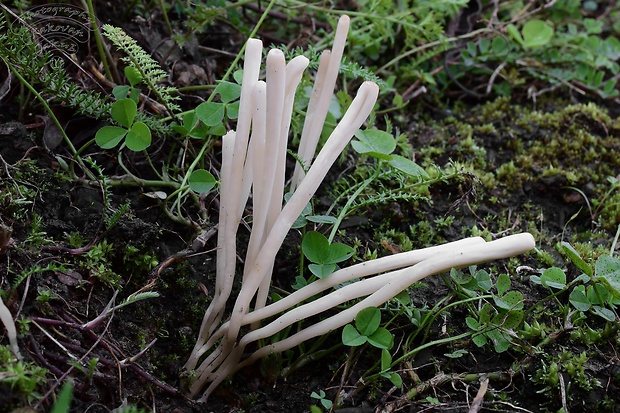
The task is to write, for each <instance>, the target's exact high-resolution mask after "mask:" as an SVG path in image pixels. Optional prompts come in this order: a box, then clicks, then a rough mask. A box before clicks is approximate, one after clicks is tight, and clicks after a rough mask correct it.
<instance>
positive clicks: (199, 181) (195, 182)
mask: <svg viewBox="0 0 620 413" xmlns="http://www.w3.org/2000/svg"><path fill="white" fill-rule="evenodd" d="M188 182H189V187H190V189H191V190H192V191H194V192H197V193H199V194H206V193H209V192H211V190H212V189H213V187H214V186H215V184H216V183H217V180H216V179H215V177H214V176H213V174H211V172H209V171H207V170H205V169H196V170H194V171H193V172H192V174H191V175H190V176H189V179H188Z"/></svg>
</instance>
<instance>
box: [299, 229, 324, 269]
mask: <svg viewBox="0 0 620 413" xmlns="http://www.w3.org/2000/svg"><path fill="white" fill-rule="evenodd" d="M329 247H330V245H329V241H328V240H327V238H326V237H325V235H323V234H321V233H320V232H316V231H310V232H308V233H307V234H306V235H304V238H303V240H302V241H301V250H302V252H303V253H304V255H305V256H306V258H308V259H309V260H310V261H312V262H313V263H316V264H327V263H328V261H329Z"/></svg>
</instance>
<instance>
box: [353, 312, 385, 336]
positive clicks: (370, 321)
mask: <svg viewBox="0 0 620 413" xmlns="http://www.w3.org/2000/svg"><path fill="white" fill-rule="evenodd" d="M379 324H381V310H379V309H378V308H377V307H368V308H364V309H363V310H362V311H360V312H359V313H357V316H356V317H355V327H357V329H358V330H359V332H360V334H362V335H364V336H369V335H371V334H373V333H374V332H375V331H377V329H378V328H379Z"/></svg>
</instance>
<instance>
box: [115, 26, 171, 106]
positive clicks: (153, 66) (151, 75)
mask: <svg viewBox="0 0 620 413" xmlns="http://www.w3.org/2000/svg"><path fill="white" fill-rule="evenodd" d="M103 32H104V34H105V35H106V37H107V38H108V39H110V41H111V42H112V43H114V45H115V46H116V47H117V48H119V49H120V50H122V51H123V53H125V54H126V55H127V56H126V57H124V58H122V60H123V61H124V62H125V63H126V64H128V65H129V66H131V67H133V68H134V69H136V70H137V71H138V72H139V73H140V75H141V76H142V81H143V82H144V83H145V84H146V85H147V87H148V88H149V89H150V90H151V91H152V92H153V93H154V94H155V95H156V96H157V99H158V100H159V102H160V103H161V104H163V105H164V106H165V107H166V109H167V110H168V112H169V113H170V114H171V115H174V114H175V113H177V112H179V111H180V110H181V109H180V107H179V105H177V104H176V103H175V102H176V101H177V100H179V99H180V98H179V96H178V94H177V90H176V89H175V88H174V87H170V86H164V85H162V84H161V82H162V81H163V80H164V79H165V78H166V77H167V73H166V72H165V71H163V70H162V68H161V67H160V66H159V63H157V61H155V60H154V59H153V58H152V57H151V56H150V55H149V54H148V53H147V52H146V51H145V50H144V49H143V48H142V47H140V45H139V44H138V42H136V41H135V40H134V39H132V38H131V37H130V36H129V35H127V33H125V32H124V31H123V29H121V28H119V27H114V26H111V25H109V24H106V25H104V26H103Z"/></svg>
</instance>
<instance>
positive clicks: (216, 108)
mask: <svg viewBox="0 0 620 413" xmlns="http://www.w3.org/2000/svg"><path fill="white" fill-rule="evenodd" d="M196 115H197V116H198V119H200V121H201V122H202V123H204V124H205V125H207V126H216V125H220V124H221V123H222V119H224V104H223V103H216V102H204V103H201V104H200V105H198V106H197V107H196Z"/></svg>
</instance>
